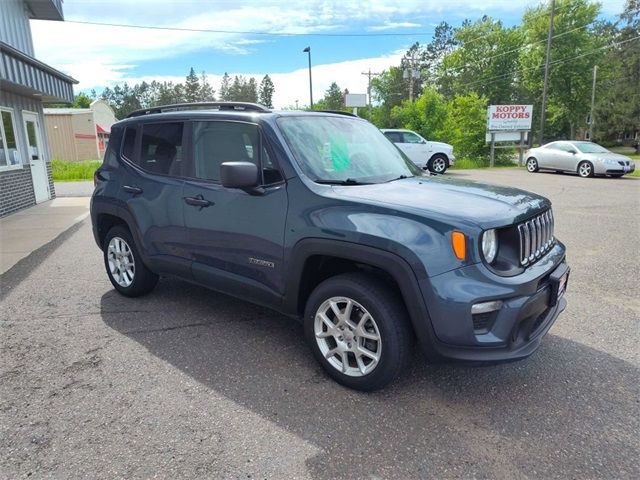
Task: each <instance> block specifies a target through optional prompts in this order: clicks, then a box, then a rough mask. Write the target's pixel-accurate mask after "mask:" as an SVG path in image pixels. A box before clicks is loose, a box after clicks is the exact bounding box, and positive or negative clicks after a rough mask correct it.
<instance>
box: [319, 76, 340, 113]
mask: <svg viewBox="0 0 640 480" xmlns="http://www.w3.org/2000/svg"><path fill="white" fill-rule="evenodd" d="M313 108H314V110H342V109H343V108H344V97H343V96H342V90H341V89H340V87H339V86H338V84H337V83H336V82H333V83H332V84H331V85H330V86H329V88H328V89H327V91H326V92H325V93H324V97H322V99H320V101H318V102H317V103H316V104H315V105H314V106H313Z"/></svg>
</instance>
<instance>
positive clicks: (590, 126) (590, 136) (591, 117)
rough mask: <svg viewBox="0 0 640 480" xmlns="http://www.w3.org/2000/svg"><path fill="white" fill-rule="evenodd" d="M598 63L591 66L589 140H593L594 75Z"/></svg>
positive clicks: (596, 73) (595, 74) (596, 71)
mask: <svg viewBox="0 0 640 480" xmlns="http://www.w3.org/2000/svg"><path fill="white" fill-rule="evenodd" d="M597 75H598V65H594V66H593V87H591V114H590V115H589V141H590V142H593V108H594V107H595V105H596V76H597Z"/></svg>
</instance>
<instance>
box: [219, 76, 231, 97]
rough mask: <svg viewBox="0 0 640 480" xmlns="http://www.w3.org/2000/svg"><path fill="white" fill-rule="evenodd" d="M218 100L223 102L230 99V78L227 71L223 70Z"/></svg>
mask: <svg viewBox="0 0 640 480" xmlns="http://www.w3.org/2000/svg"><path fill="white" fill-rule="evenodd" d="M220 100H221V101H223V102H227V101H229V100H231V79H230V78H229V74H228V73H227V72H224V75H223V76H222V81H221V83H220Z"/></svg>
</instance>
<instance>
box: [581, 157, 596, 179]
mask: <svg viewBox="0 0 640 480" xmlns="http://www.w3.org/2000/svg"><path fill="white" fill-rule="evenodd" d="M577 171H578V175H580V176H581V177H582V178H588V177H593V163H591V162H588V161H587V160H583V161H582V162H580V163H579V164H578V170H577Z"/></svg>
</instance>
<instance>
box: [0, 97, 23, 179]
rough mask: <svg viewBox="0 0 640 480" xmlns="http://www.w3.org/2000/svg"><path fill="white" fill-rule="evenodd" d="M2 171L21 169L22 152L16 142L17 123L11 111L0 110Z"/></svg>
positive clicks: (0, 164)
mask: <svg viewBox="0 0 640 480" xmlns="http://www.w3.org/2000/svg"><path fill="white" fill-rule="evenodd" d="M0 117H1V120H2V121H0V170H9V169H11V168H19V167H20V166H21V162H20V152H18V142H17V140H16V129H15V122H14V121H13V112H12V111H11V110H6V109H0Z"/></svg>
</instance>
